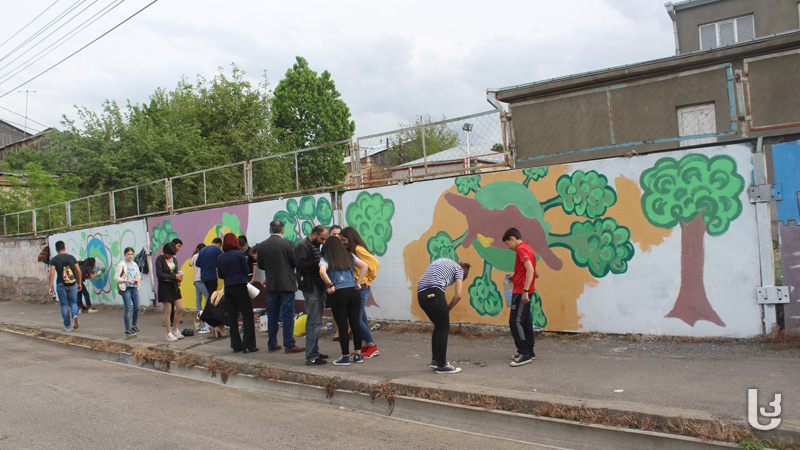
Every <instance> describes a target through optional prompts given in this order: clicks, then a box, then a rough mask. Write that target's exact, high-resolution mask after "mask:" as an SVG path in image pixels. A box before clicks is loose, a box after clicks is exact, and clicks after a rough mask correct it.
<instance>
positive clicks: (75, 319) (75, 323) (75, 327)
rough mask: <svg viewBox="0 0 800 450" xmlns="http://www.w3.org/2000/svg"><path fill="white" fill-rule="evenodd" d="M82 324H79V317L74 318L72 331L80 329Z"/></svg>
mask: <svg viewBox="0 0 800 450" xmlns="http://www.w3.org/2000/svg"><path fill="white" fill-rule="evenodd" d="M80 326H81V324H79V323H78V316H75V317H73V318H72V329H73V330H77V329H78V328H80Z"/></svg>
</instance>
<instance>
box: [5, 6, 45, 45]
mask: <svg viewBox="0 0 800 450" xmlns="http://www.w3.org/2000/svg"><path fill="white" fill-rule="evenodd" d="M56 3H58V0H56V1H54V2H53V3H52V4H51V5H50V6H48V7H47V8H45V9H44V11H42V12H40V13H39V14H38V15H37V16H36V17H34V18H33V19H31V21H30V22H28V23H26V24H25V25H24V26H23V27H22V28H20V29H19V30H17V32H16V33H14V34H12V35H11V37H9V38H8V39H6V40H5V41H3V43H2V44H0V47H2V46H4V45H6V44H7V43H8V41H10V40H11V39H14V37H15V36H16V35H18V34H20V33H22V32H23V31H24V30H25V28H28V26H29V25H30V24H32V23H33V22H35V21H36V19H38V18H39V17H42V14H44V13H46V12H47V11H48V10H49V9H50V8H52V7H53V6H55V4H56Z"/></svg>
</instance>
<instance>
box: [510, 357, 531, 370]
mask: <svg viewBox="0 0 800 450" xmlns="http://www.w3.org/2000/svg"><path fill="white" fill-rule="evenodd" d="M534 359H536V356H534V355H520V356H519V358H517V359H514V360H513V361H511V367H519V366H524V365H525V364H530V363H532V362H533V360H534Z"/></svg>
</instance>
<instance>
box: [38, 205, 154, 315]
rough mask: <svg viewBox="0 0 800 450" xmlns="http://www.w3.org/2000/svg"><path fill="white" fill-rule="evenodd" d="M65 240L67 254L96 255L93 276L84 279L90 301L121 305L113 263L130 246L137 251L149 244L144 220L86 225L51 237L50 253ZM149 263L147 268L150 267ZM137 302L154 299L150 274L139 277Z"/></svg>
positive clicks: (121, 256) (78, 257)
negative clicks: (83, 227)
mask: <svg viewBox="0 0 800 450" xmlns="http://www.w3.org/2000/svg"><path fill="white" fill-rule="evenodd" d="M58 241H64V243H65V244H66V246H67V253H69V254H71V255H73V256H74V257H75V258H77V259H78V260H83V259H86V258H90V257H93V258H95V263H96V265H95V278H94V279H92V280H87V281H86V288H87V290H88V291H89V296H90V297H91V299H92V304H98V305H102V304H106V305H122V297H121V296H120V295H119V293H118V292H117V283H116V282H115V281H114V266H115V265H117V264H118V263H119V262H120V261H122V260H124V259H125V256H124V255H123V251H124V250H125V248H127V247H132V248H134V249H135V252H136V253H137V254H138V253H139V251H141V250H142V249H143V248H145V247H146V246H147V244H148V235H147V228H146V224H145V221H144V220H138V221H134V222H126V223H122V224H116V225H107V226H102V227H94V228H87V229H84V230H79V231H70V232H67V233H59V234H54V235H52V236H50V238H49V239H48V243H49V245H50V254H51V255H53V256H54V255H56V248H55V247H56V242H58ZM152 267H153V266H152V265H151V266H150V268H151V269H152ZM140 286H141V288H140V293H139V296H140V301H141V303H142V304H143V305H146V304H147V303H148V302H149V300H150V299H151V298H153V295H152V292H153V288H152V284H151V282H150V277H149V275H144V276H142V282H141V285H140Z"/></svg>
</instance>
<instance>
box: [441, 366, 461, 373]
mask: <svg viewBox="0 0 800 450" xmlns="http://www.w3.org/2000/svg"><path fill="white" fill-rule="evenodd" d="M458 372H461V367H453V365H452V364H447V365H446V366H444V367H437V368H436V373H458Z"/></svg>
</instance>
